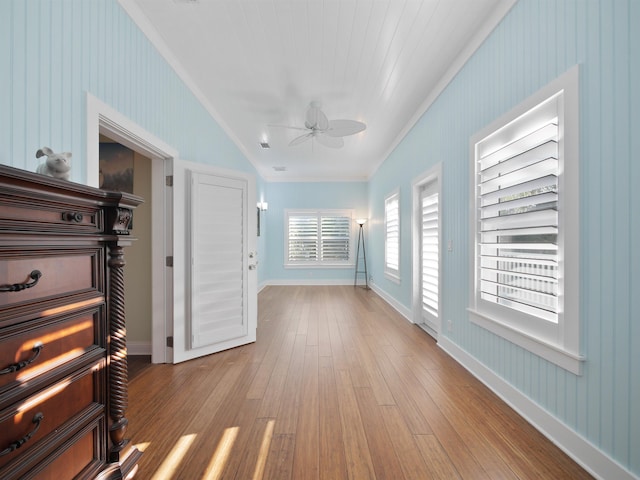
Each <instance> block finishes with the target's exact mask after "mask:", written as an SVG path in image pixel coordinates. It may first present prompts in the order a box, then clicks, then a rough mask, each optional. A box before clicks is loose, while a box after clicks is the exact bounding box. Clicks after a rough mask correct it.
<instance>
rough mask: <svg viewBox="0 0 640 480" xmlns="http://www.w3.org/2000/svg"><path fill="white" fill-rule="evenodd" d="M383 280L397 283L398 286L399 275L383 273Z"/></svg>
mask: <svg viewBox="0 0 640 480" xmlns="http://www.w3.org/2000/svg"><path fill="white" fill-rule="evenodd" d="M384 278H386V279H387V280H389V281H390V282H393V283H397V284H398V285H400V275H398V274H396V273H391V272H384Z"/></svg>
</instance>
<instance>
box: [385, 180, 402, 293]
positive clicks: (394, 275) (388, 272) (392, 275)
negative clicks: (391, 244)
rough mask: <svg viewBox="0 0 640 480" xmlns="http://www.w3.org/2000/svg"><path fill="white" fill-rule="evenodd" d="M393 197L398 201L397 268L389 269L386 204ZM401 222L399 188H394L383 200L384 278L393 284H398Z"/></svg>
mask: <svg viewBox="0 0 640 480" xmlns="http://www.w3.org/2000/svg"><path fill="white" fill-rule="evenodd" d="M394 197H396V198H397V199H398V268H397V269H395V268H391V267H389V265H388V263H387V240H388V239H387V202H388V201H390V200H392V199H393V198H394ZM400 228H401V220H400V188H396V189H395V190H394V191H393V192H391V193H389V194H388V195H387V196H386V197H385V199H384V276H385V277H386V278H387V279H388V280H391V281H392V282H394V283H398V284H399V283H400V256H401V255H400V244H401V234H400Z"/></svg>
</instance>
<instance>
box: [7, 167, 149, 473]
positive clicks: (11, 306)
mask: <svg viewBox="0 0 640 480" xmlns="http://www.w3.org/2000/svg"><path fill="white" fill-rule="evenodd" d="M141 202H142V199H141V198H138V197H136V196H134V195H130V194H127V193H121V192H106V191H103V190H98V189H95V188H91V187H87V186H84V185H80V184H77V183H73V182H66V181H62V180H57V179H54V178H51V177H46V176H43V175H39V174H35V173H30V172H26V171H23V170H18V169H15V168H12V167H7V166H2V165H0V478H2V479H3V480H9V479H18V478H19V479H29V478H37V479H50V480H66V479H72V478H81V479H85V478H86V479H88V478H101V479H103V478H104V479H120V478H130V477H132V476H133V475H134V474H135V471H136V469H137V462H138V459H139V457H140V455H141V453H140V452H139V451H138V449H137V448H135V447H134V446H133V444H132V443H131V442H130V441H129V440H128V439H127V438H126V428H127V423H128V422H127V418H126V409H127V381H128V375H127V346H126V318H125V307H124V275H123V268H124V266H125V259H124V251H125V248H124V247H126V246H127V245H129V244H130V243H131V241H132V238H131V236H130V230H129V226H130V224H131V219H132V216H133V210H134V208H135V207H136V206H137V205H139V204H140V203H141Z"/></svg>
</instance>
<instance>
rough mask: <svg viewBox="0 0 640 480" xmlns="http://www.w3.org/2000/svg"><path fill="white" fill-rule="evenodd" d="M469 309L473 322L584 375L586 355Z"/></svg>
mask: <svg viewBox="0 0 640 480" xmlns="http://www.w3.org/2000/svg"><path fill="white" fill-rule="evenodd" d="M467 311H468V312H469V314H470V319H471V322H473V323H475V324H476V325H478V326H480V327H482V328H484V329H485V330H488V331H490V332H491V333H494V334H496V335H498V336H499V337H502V338H504V339H505V340H508V341H509V342H511V343H514V344H515V345H518V346H520V347H522V348H524V349H525V350H528V351H529V352H531V353H533V354H534V355H537V356H539V357H541V358H544V359H545V360H547V361H549V362H551V363H553V364H555V365H557V366H559V367H561V368H563V369H565V370H567V371H569V372H571V373H573V374H575V375H578V376H581V375H582V366H583V365H584V362H585V357H584V356H582V355H576V354H575V353H573V352H569V351H567V350H565V349H563V348H562V347H561V346H559V345H553V344H550V343H548V342H545V341H543V340H540V339H538V338H536V337H533V336H531V335H529V334H527V333H524V332H521V331H520V330H516V329H515V328H513V327H511V326H509V325H506V324H504V323H502V322H500V321H499V320H496V319H494V318H491V317H489V316H487V315H485V314H483V313H481V312H478V311H477V310H474V309H473V308H467Z"/></svg>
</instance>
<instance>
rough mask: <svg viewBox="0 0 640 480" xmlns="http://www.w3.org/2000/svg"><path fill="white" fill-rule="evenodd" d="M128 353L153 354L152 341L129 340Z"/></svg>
mask: <svg viewBox="0 0 640 480" xmlns="http://www.w3.org/2000/svg"><path fill="white" fill-rule="evenodd" d="M127 354H128V355H151V342H150V341H148V342H147V341H143V342H139V341H131V340H127Z"/></svg>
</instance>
